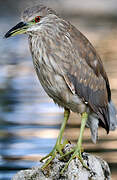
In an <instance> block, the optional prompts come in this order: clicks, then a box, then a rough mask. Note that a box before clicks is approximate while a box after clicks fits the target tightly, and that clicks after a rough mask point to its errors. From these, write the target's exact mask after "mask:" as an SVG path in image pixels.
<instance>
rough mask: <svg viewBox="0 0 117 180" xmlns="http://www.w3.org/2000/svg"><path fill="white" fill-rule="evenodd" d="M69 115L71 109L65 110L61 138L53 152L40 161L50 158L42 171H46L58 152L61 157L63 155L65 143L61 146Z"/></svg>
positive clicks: (59, 137) (58, 139)
mask: <svg viewBox="0 0 117 180" xmlns="http://www.w3.org/2000/svg"><path fill="white" fill-rule="evenodd" d="M69 115H70V111H69V109H65V110H64V121H63V123H62V125H61V129H60V133H59V136H58V138H57V141H56V144H55V146H54V148H53V150H52V151H51V152H50V153H49V154H48V155H47V156H45V157H44V158H42V159H41V160H40V161H43V160H45V159H47V158H48V157H50V159H48V160H47V161H46V162H45V164H44V165H43V166H42V168H41V169H44V168H45V167H47V166H48V164H49V163H50V162H51V161H52V160H53V159H54V158H55V156H56V153H57V152H59V154H60V155H63V152H62V149H63V148H64V146H65V141H64V142H63V144H61V141H62V136H63V133H64V129H65V126H66V123H67V121H68V119H69Z"/></svg>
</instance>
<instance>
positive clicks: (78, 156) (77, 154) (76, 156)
mask: <svg viewBox="0 0 117 180" xmlns="http://www.w3.org/2000/svg"><path fill="white" fill-rule="evenodd" d="M73 151H74V153H73V154H72V156H71V158H70V159H69V161H68V162H67V163H66V165H65V167H64V168H63V169H62V170H61V172H60V174H61V175H62V174H63V172H64V171H65V170H66V169H67V168H68V166H69V164H70V162H71V161H72V160H73V159H74V158H78V159H79V160H80V162H81V163H82V165H83V166H84V167H85V168H86V169H88V170H89V167H88V166H87V165H86V164H85V162H84V160H83V158H82V154H81V149H80V150H79V149H76V150H71V151H70V152H68V153H66V154H65V155H63V156H62V158H63V157H65V156H67V155H68V154H71V153H72V152H73Z"/></svg>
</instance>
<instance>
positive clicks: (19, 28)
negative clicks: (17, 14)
mask: <svg viewBox="0 0 117 180" xmlns="http://www.w3.org/2000/svg"><path fill="white" fill-rule="evenodd" d="M27 28H28V24H27V23H24V22H20V23H18V24H17V25H16V26H14V27H13V28H12V29H10V30H9V31H8V32H7V33H6V34H5V36H4V37H5V38H8V37H10V36H15V35H17V34H24V33H25V32H26V30H27Z"/></svg>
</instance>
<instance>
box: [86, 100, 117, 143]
mask: <svg viewBox="0 0 117 180" xmlns="http://www.w3.org/2000/svg"><path fill="white" fill-rule="evenodd" d="M108 110H109V116H110V118H109V119H110V126H109V130H110V131H114V130H115V129H116V128H117V110H116V108H115V105H114V104H113V102H112V101H110V102H109V103H108ZM87 126H88V127H89V128H90V131H91V139H92V141H93V142H94V143H96V140H97V138H98V127H99V119H98V117H97V115H96V114H95V113H91V114H89V116H88V121H87Z"/></svg>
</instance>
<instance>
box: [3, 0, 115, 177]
mask: <svg viewBox="0 0 117 180" xmlns="http://www.w3.org/2000/svg"><path fill="white" fill-rule="evenodd" d="M43 2H44V3H45V4H47V5H48V6H49V7H52V8H54V9H55V10H57V12H58V13H60V14H61V15H62V16H63V17H64V18H66V19H67V20H69V21H71V23H72V24H74V25H75V26H76V27H77V28H78V29H79V30H80V31H81V32H83V34H85V35H86V37H87V38H88V39H89V40H90V41H91V43H93V45H94V47H95V48H96V50H97V51H98V53H99V54H100V56H101V59H102V60H103V63H104V66H105V69H106V71H107V74H108V77H109V81H110V84H111V90H112V99H113V101H114V103H115V105H116V107H117V2H116V0H111V1H110V0H87V1H86V0H72V1H71V0H50V1H43ZM38 3H39V1H37V0H25V1H23V0H20V1H16V0H0V180H10V179H11V177H12V176H13V175H14V174H15V173H16V172H17V171H19V170H21V169H26V168H30V167H32V166H36V165H39V159H40V158H41V157H42V156H44V155H45V154H47V153H49V152H50V151H51V149H52V148H53V146H54V144H55V142H56V138H57V135H58V132H59V129H60V125H61V122H62V119H63V109H61V108H59V107H58V106H57V105H55V104H54V103H53V101H52V100H51V99H50V98H49V97H48V96H47V95H46V93H45V92H44V90H43V89H42V87H41V85H40V83H39V81H38V79H37V76H36V73H35V71H34V69H33V64H32V59H31V55H30V52H29V48H28V40H27V37H26V35H22V36H16V37H13V38H9V39H3V36H4V34H5V33H6V32H7V31H8V30H9V29H10V28H11V27H12V26H14V25H16V23H18V22H19V21H20V14H21V11H22V10H24V9H25V8H26V7H28V6H32V5H34V4H38ZM79 128H80V117H79V116H78V115H76V114H74V113H71V116H70V120H69V122H68V125H67V127H66V130H65V137H66V138H67V139H69V140H70V141H71V142H73V143H76V141H77V138H78V135H79ZM83 146H84V148H85V151H87V152H91V153H93V154H95V155H98V156H100V157H102V158H103V159H104V160H106V161H107V162H108V163H109V166H110V168H111V172H112V179H113V180H116V179H117V130H116V131H114V132H110V134H109V135H107V134H106V132H105V130H103V129H99V140H98V142H97V144H96V145H95V144H93V143H92V142H91V139H90V131H89V129H87V128H86V129H85V133H84V143H83Z"/></svg>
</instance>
